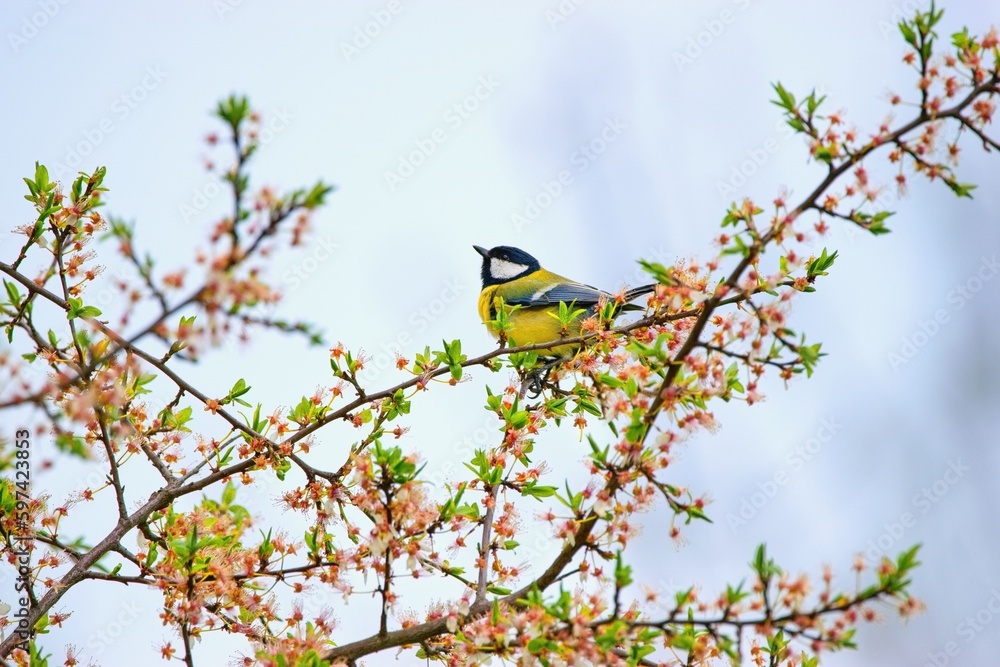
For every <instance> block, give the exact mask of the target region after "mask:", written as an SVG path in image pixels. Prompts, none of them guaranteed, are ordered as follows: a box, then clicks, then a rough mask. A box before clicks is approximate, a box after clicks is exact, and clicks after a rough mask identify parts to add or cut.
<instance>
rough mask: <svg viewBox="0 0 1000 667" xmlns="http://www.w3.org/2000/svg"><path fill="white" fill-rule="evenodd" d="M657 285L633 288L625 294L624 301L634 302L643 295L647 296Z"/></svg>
mask: <svg viewBox="0 0 1000 667" xmlns="http://www.w3.org/2000/svg"><path fill="white" fill-rule="evenodd" d="M656 285H657V283H653V284H651V285H643V286H642V287H633V288H632V289H630V290H628V291H627V292H625V301H626V302H627V301H635V300H636V299H638V298H639V297H640V296H642V295H643V294H649V293H650V292H652V291H653V290H655V289H656Z"/></svg>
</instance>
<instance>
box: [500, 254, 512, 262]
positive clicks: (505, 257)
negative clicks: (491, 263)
mask: <svg viewBox="0 0 1000 667" xmlns="http://www.w3.org/2000/svg"><path fill="white" fill-rule="evenodd" d="M500 259H502V260H503V261H505V262H506V261H508V260H509V259H510V257H508V256H507V253H504V254H502V255H500Z"/></svg>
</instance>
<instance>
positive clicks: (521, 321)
mask: <svg viewBox="0 0 1000 667" xmlns="http://www.w3.org/2000/svg"><path fill="white" fill-rule="evenodd" d="M560 281H565V278H562V277H561V276H557V275H555V274H553V273H550V272H548V271H545V270H544V269H542V270H539V271H535V272H534V273H532V274H529V275H527V276H525V277H523V278H518V279H516V280H512V281H510V282H507V283H503V284H500V285H491V286H489V287H485V288H483V291H482V292H480V293H479V304H478V306H479V317H480V318H481V319H482V321H483V324H485V325H486V328H487V329H488V330H489V332H490V334H491V335H493V337H494V338H496V337H498V335H499V333H498V332H497V330H496V327H494V326H493V320H495V319H496V316H497V312H498V311H499V309H500V303H501V300H503V301H504V302H505V303H506V302H509V301H512V300H515V299H519V298H524V297H525V296H530V295H532V294H535V293H536V292H538V291H539V290H542V289H544V288H545V287H547V286H548V285H550V284H552V283H554V282H560ZM504 307H505V308H506V310H507V312H508V314H509V315H508V317H509V322H510V330H509V332H508V339H509V341H510V343H511V344H512V345H535V344H537V343H547V342H549V341H557V340H559V338H560V334H561V328H562V327H561V325H560V324H559V319H558V318H557V317H556V315H558V313H559V304H558V303H555V304H552V305H551V306H544V307H532V308H525V307H521V308H517V307H514V306H511V305H509V304H508V305H505V306H504ZM581 319H583V318H577V319H576V320H574V321H573V323H572V324H571V325H570V326H569V331H568V332H567V337H575V336H579V335H580V321H581ZM578 347H579V346H578V345H572V344H571V345H562V346H553V347H552V349H551V351H552V353H554V354H556V355H559V356H570V355H572V354H573V353H575V351H576V349H577V348H578Z"/></svg>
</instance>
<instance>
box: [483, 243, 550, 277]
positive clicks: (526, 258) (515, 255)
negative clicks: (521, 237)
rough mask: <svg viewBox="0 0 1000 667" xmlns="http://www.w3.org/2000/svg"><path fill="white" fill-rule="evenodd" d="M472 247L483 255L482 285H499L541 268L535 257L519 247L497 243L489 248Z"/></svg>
mask: <svg viewBox="0 0 1000 667" xmlns="http://www.w3.org/2000/svg"><path fill="white" fill-rule="evenodd" d="M472 247H473V248H475V249H476V252H478V253H479V254H480V255H482V256H483V270H482V277H483V287H489V286H490V285H499V284H501V283H505V282H508V281H510V280H514V279H515V278H520V277H521V276H525V275H528V274H529V273H532V272H534V271H537V270H538V269H539V268H541V267H540V265H539V264H538V260H537V259H535V258H534V257H532V256H531V255H529V254H528V253H526V252H524V251H523V250H521V249H520V248H512V247H511V246H507V245H498V246H497V247H496V248H490V249H489V250H487V249H486V248H483V247H480V246H477V245H474V246H472Z"/></svg>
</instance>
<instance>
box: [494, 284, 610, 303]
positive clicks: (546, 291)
mask: <svg viewBox="0 0 1000 667" xmlns="http://www.w3.org/2000/svg"><path fill="white" fill-rule="evenodd" d="M602 298H603V299H610V298H611V295H610V294H608V293H607V292H603V291H601V290H599V289H597V288H596V287H591V286H590V285H584V284H582V283H575V282H572V281H565V282H560V283H556V284H554V285H549V286H547V287H543V288H540V289H539V290H538V291H537V292H535V293H534V294H526V295H524V296H523V297H519V298H515V299H507V303H508V304H509V305H516V306H521V307H523V308H533V307H542V306H551V305H552V304H556V303H559V302H560V301H562V302H565V303H572V302H574V301H575V302H576V305H577V306H582V307H584V308H588V307H590V306H593V305H595V304H596V303H597V302H598V301H600V300H601V299H602Z"/></svg>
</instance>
